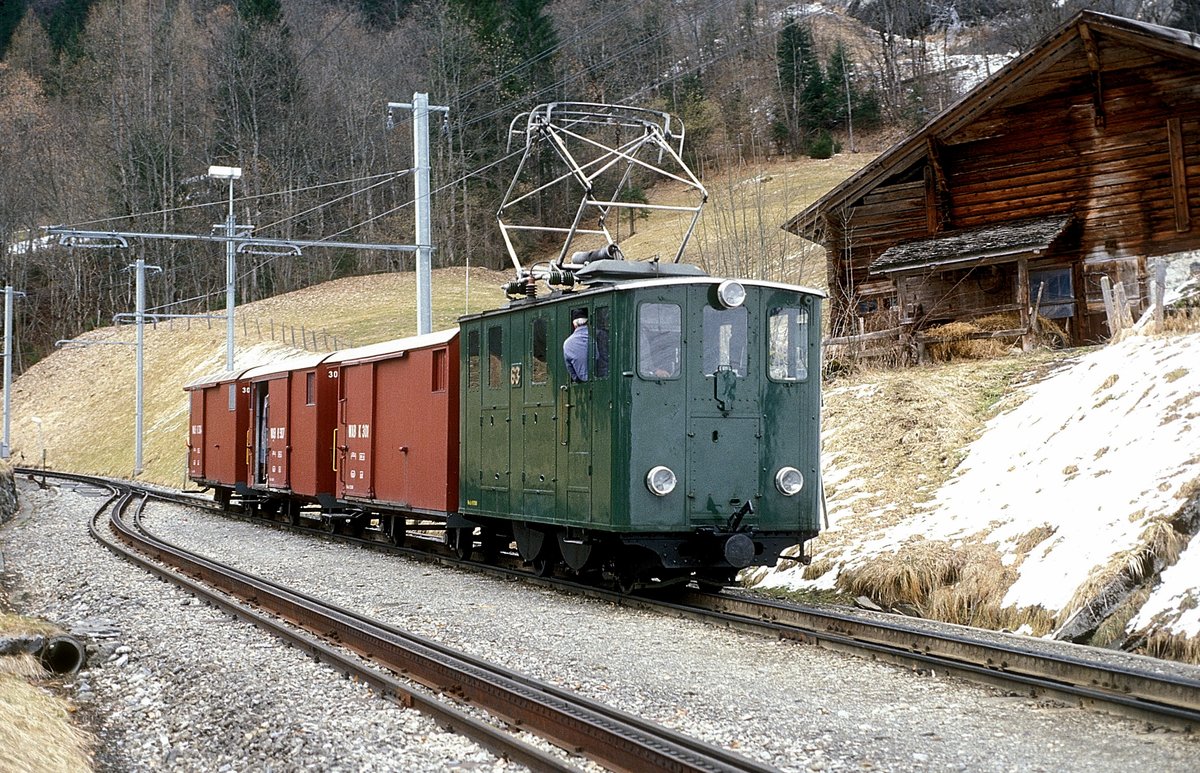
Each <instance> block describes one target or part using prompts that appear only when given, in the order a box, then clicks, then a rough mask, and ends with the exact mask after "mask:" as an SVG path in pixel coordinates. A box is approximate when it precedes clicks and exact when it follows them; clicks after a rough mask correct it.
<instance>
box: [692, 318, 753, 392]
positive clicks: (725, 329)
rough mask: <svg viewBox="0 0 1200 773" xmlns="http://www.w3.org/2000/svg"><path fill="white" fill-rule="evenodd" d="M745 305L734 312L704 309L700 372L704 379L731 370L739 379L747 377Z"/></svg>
mask: <svg viewBox="0 0 1200 773" xmlns="http://www.w3.org/2000/svg"><path fill="white" fill-rule="evenodd" d="M747 317H748V313H747V312H746V307H745V306H739V307H737V308H734V309H714V308H713V307H711V306H705V307H704V331H703V339H702V340H703V342H704V356H703V359H702V362H701V369H702V370H703V372H704V375H705V376H712V375H714V374H715V373H716V372H717V371H718V370H732V371H733V372H734V373H736V374H737V375H738V376H739V377H743V376H745V375H746V320H747Z"/></svg>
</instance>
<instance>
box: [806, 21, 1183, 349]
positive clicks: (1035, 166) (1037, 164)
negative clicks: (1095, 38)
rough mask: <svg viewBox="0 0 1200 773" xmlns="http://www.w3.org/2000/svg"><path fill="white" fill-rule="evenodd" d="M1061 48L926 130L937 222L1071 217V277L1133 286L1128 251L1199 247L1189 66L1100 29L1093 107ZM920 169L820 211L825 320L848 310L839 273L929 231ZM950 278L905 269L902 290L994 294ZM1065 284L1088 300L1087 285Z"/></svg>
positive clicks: (936, 304) (1082, 68)
mask: <svg viewBox="0 0 1200 773" xmlns="http://www.w3.org/2000/svg"><path fill="white" fill-rule="evenodd" d="M1073 46H1074V47H1073V48H1069V49H1068V50H1067V51H1065V52H1064V53H1063V55H1062V56H1060V57H1056V58H1057V59H1058V61H1056V62H1055V63H1054V66H1053V67H1049V68H1047V70H1046V71H1045V72H1043V73H1042V74H1040V75H1038V76H1037V77H1035V78H1034V79H1032V80H1031V81H1030V82H1029V83H1027V84H1024V85H1023V86H1022V87H1021V88H1020V90H1019V92H1017V93H1015V94H1014V95H1013V97H1012V98H1011V99H1010V101H1009V102H1008V103H1006V104H1004V105H1001V106H1000V107H998V108H995V109H993V110H991V111H989V112H988V113H986V114H984V115H983V116H981V117H980V118H978V119H976V120H975V121H973V122H972V123H971V124H970V125H968V126H966V127H964V128H963V129H961V130H960V131H958V132H956V133H955V134H954V135H953V136H950V137H943V138H939V140H940V143H938V144H937V145H936V146H935V147H936V152H938V153H939V159H938V161H939V164H940V166H941V168H942V170H943V171H944V174H945V175H946V179H947V181H948V183H949V212H948V215H949V219H948V222H946V223H944V224H943V228H953V229H961V228H972V227H978V226H983V225H988V224H991V223H995V222H1002V221H1012V220H1018V219H1022V218H1030V217H1046V216H1053V215H1060V214H1068V213H1073V214H1075V216H1076V217H1077V218H1078V220H1079V225H1078V226H1077V227H1076V229H1075V231H1074V233H1073V235H1072V237H1071V242H1072V243H1070V244H1067V245H1063V246H1065V247H1066V248H1067V250H1068V252H1067V254H1065V255H1060V256H1059V257H1060V258H1063V259H1064V260H1065V261H1066V262H1068V263H1075V264H1076V265H1080V264H1081V263H1082V261H1083V260H1084V259H1088V260H1089V263H1090V265H1088V266H1082V267H1081V270H1079V271H1078V272H1077V277H1078V278H1079V279H1080V280H1083V279H1084V277H1085V275H1090V276H1092V278H1093V279H1095V277H1096V276H1098V274H1099V273H1100V272H1103V273H1108V274H1110V275H1111V278H1112V280H1113V281H1122V282H1124V283H1125V284H1126V287H1127V290H1131V291H1133V294H1134V295H1136V294H1137V287H1136V285H1137V277H1136V271H1135V272H1134V274H1133V275H1132V278H1131V274H1130V268H1129V266H1130V263H1129V260H1130V259H1133V260H1134V261H1135V263H1134V264H1133V265H1135V266H1136V265H1140V262H1139V261H1138V258H1144V257H1145V256H1152V255H1159V254H1167V253H1171V252H1178V251H1182V250H1186V249H1197V248H1200V67H1197V66H1196V65H1195V64H1192V63H1185V62H1183V61H1180V60H1174V59H1168V58H1165V57H1163V56H1161V55H1159V54H1156V53H1151V52H1148V51H1145V50H1141V49H1135V48H1132V47H1129V46H1126V45H1122V44H1119V43H1117V42H1115V41H1113V40H1112V39H1111V38H1105V37H1103V36H1101V38H1100V41H1099V51H1100V61H1101V64H1102V68H1103V70H1102V74H1101V78H1100V81H1101V86H1102V89H1101V100H1100V105H1101V114H1100V115H1099V116H1097V108H1096V104H1097V103H1096V95H1095V90H1094V87H1093V77H1092V73H1091V71H1090V69H1089V65H1088V60H1087V56H1086V54H1085V52H1084V50H1083V47H1082V44H1081V43H1080V42H1079V41H1078V40H1076V41H1075V43H1074V44H1073ZM926 166H928V164H927V163H925V162H924V161H922V162H918V164H916V165H915V166H913V167H910V168H909V169H905V170H900V171H899V172H898V174H896V175H895V176H893V177H892V178H891V179H890V180H888V181H886V182H885V183H884V184H882V185H880V186H878V187H876V188H875V189H874V190H873V191H871V192H870V193H869V194H868V195H866V196H864V197H863V198H862V199H860V200H859V201H857V202H854V204H853V206H852V207H850V208H849V209H847V210H845V211H844V212H843V213H842V214H841V216H840V217H829V216H828V215H827V218H826V227H827V229H828V232H829V234H830V235H831V238H830V239H829V240H828V242H827V244H828V247H829V255H830V263H829V278H830V287H831V288H840V291H839V292H837V293H835V294H834V298H833V300H834V307H835V308H834V309H833V321H834V324H835V326H836V325H837V324H838V323H837V320H838V318H839V315H840V316H842V317H847V318H849V317H851V316H852V315H853V312H854V309H853V308H852V307H851V306H850V305H849V304H850V301H849V300H848V298H849V296H850V294H851V293H850V292H849V291H848V288H847V287H846V281H845V280H846V275H847V273H849V274H850V276H851V278H852V283H853V285H854V286H857V285H859V284H861V283H863V282H868V281H872V280H875V279H878V277H875V276H871V275H870V274H869V270H868V267H869V266H870V264H871V262H873V261H874V260H875V259H876V258H878V257H879V255H881V254H882V253H883V252H884V251H885V250H886V249H887V248H888V247H890V246H892V245H894V244H898V243H901V242H905V241H910V240H912V239H919V238H924V237H926V236H929V235H930V231H929V223H928V218H927V213H928V209H927V201H928V200H927V184H926V181H925V177H926ZM1181 223H1183V224H1184V226H1185V227H1184V228H1182V229H1181V228H1180V224H1181ZM847 261H848V263H849V272H847ZM1106 261H1116V262H1113V263H1106ZM1010 268H1012V270H1013V271H1015V267H1010ZM1110 269H1111V270H1110ZM958 276H959V277H961V274H958ZM1013 281H1015V279H1014V280H1013ZM956 282H958V279H957V278H955V279H953V280H951V281H950V282H949V283H947V282H944V281H942V280H939V279H934V278H931V279H930V280H929V281H928V282H927V286H925V287H923V288H922V287H921V283H920V282H916V281H913V280H911V279H910V280H909V281H907V282H906V287H905V292H904V296H905V297H904V300H905V302H906V303H907V304H910V305H911V304H914V303H922V304H923V305H924V306H925V308H926V310H927V311H929V310H932V309H933V308H943V307H944V308H949V309H952V310H953V309H963V310H969V309H970V308H971V307H972V306H973V305H974V304H994V298H992V297H990V296H989V297H984V296H987V295H988V294H986V293H985V294H983V295H978V294H973V293H972V292H970V291H969V290H966V289H964V288H963V287H961V286H959V287H957V288H954V287H953V285H954V284H955V283H956ZM1082 284H1084V285H1087V281H1084V282H1082ZM1131 284H1132V285H1133V286H1132V287H1131V286H1130V285H1131ZM1077 291H1079V294H1080V296H1081V299H1082V297H1083V296H1086V298H1087V300H1089V301H1090V300H1092V298H1091V296H1092V293H1091V292H1090V285H1088V287H1087V289H1083V288H1078V287H1077ZM839 295H840V296H841V301H840V303H839V298H838V296H839ZM1082 305H1083V304H1081V306H1082ZM1087 305H1089V306H1090V305H1091V304H1087ZM839 306H840V308H839ZM1081 311H1082V309H1081Z"/></svg>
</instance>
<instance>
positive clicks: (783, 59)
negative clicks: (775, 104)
mask: <svg viewBox="0 0 1200 773" xmlns="http://www.w3.org/2000/svg"><path fill="white" fill-rule="evenodd" d="M776 70H777V73H778V78H779V92H780V113H781V115H780V118H779V120H778V121H777V122H776V126H775V131H774V134H775V138H776V141H778V142H780V144H781V145H782V147H783V148H784V149H786V150H788V151H790V152H796V151H799V150H800V149H801V148H803V146H804V144H805V142H806V139H807V135H808V134H809V133H810V132H811V131H812V130H813V129H815V128H818V127H819V126H820V125H821V122H822V120H823V113H824V110H825V106H824V102H825V91H826V89H825V80H824V77H823V76H822V73H821V64H820V62H819V61H818V60H817V54H816V49H815V46H814V45H813V37H812V30H811V29H809V27H808V25H807V24H801V23H800V22H799V21H797V20H796V18H795V17H788V19H787V21H786V23H785V24H784V25H783V29H782V30H781V31H780V33H779V45H778V46H777V47H776Z"/></svg>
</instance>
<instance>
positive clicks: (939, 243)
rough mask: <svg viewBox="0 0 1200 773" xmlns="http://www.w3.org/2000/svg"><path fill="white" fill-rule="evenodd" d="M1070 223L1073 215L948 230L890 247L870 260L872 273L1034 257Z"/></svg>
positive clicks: (1045, 248)
mask: <svg viewBox="0 0 1200 773" xmlns="http://www.w3.org/2000/svg"><path fill="white" fill-rule="evenodd" d="M1070 223H1071V216H1070V215H1059V216H1056V217H1045V218H1037V219H1033V220H1018V221H1014V222H1011V223H997V224H995V225H989V226H983V227H981V228H968V229H963V230H961V231H945V232H943V233H940V234H938V235H937V236H931V237H929V238H926V239H916V240H914V241H911V242H904V243H903V244H897V245H895V246H893V247H890V248H888V249H887V250H886V251H885V252H884V253H883V254H882V255H880V256H879V257H878V258H876V259H875V262H873V263H872V264H871V273H873V274H891V273H897V272H902V271H912V270H915V269H922V268H930V267H933V266H947V267H961V266H962V264H965V263H970V264H974V265H987V264H990V263H1002V262H1008V261H1012V260H1017V259H1018V258H1028V257H1034V256H1036V255H1039V254H1041V253H1044V252H1045V251H1046V250H1048V249H1049V248H1050V246H1051V245H1052V244H1053V243H1054V241H1055V240H1056V239H1058V237H1059V236H1061V235H1062V234H1063V232H1064V231H1065V230H1067V226H1068V225H1070Z"/></svg>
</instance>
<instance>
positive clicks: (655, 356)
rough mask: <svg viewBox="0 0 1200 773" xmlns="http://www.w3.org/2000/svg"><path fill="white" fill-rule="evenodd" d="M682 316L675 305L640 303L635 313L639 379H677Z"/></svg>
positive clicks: (681, 341) (680, 348)
mask: <svg viewBox="0 0 1200 773" xmlns="http://www.w3.org/2000/svg"><path fill="white" fill-rule="evenodd" d="M682 320H683V312H682V310H681V309H680V308H679V306H678V305H676V304H674V303H643V304H642V305H641V307H640V308H639V309H638V375H639V376H641V377H642V378H647V379H660V378H679V369H680V354H681V352H682V351H683V326H682V324H681V323H682Z"/></svg>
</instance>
